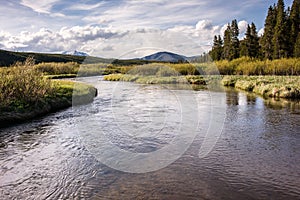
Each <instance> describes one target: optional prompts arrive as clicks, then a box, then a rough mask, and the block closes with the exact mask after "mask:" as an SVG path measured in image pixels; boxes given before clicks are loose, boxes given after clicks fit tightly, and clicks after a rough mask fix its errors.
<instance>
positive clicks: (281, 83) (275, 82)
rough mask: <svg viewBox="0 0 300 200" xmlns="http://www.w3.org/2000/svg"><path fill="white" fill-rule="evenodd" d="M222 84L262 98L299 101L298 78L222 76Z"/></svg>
mask: <svg viewBox="0 0 300 200" xmlns="http://www.w3.org/2000/svg"><path fill="white" fill-rule="evenodd" d="M222 84H223V85H224V86H232V87H235V88H237V89H241V90H245V91H249V92H254V93H256V94H259V95H261V96H264V97H273V98H286V99H300V77H299V76H224V78H223V80H222Z"/></svg>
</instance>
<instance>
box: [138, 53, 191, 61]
mask: <svg viewBox="0 0 300 200" xmlns="http://www.w3.org/2000/svg"><path fill="white" fill-rule="evenodd" d="M141 59H142V60H148V61H159V62H187V61H188V58H187V57H186V56H183V55H178V54H175V53H171V52H157V53H155V54H151V55H149V56H145V57H143V58H141Z"/></svg>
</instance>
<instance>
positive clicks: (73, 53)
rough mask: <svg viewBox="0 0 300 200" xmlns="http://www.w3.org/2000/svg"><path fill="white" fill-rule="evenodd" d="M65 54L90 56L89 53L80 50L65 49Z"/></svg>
mask: <svg viewBox="0 0 300 200" xmlns="http://www.w3.org/2000/svg"><path fill="white" fill-rule="evenodd" d="M62 54H63V55H72V56H89V54H87V53H84V52H80V51H77V50H75V51H64V52H62Z"/></svg>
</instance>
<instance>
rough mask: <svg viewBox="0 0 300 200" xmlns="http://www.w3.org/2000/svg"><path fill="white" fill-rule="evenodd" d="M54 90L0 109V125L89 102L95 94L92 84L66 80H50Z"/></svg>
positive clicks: (4, 125)
mask: <svg viewBox="0 0 300 200" xmlns="http://www.w3.org/2000/svg"><path fill="white" fill-rule="evenodd" d="M51 82H52V85H53V87H54V91H53V92H52V93H51V95H45V96H44V97H43V98H41V99H39V100H38V101H37V102H35V103H34V104H30V105H21V104H20V105H19V106H16V105H13V106H11V107H6V108H5V110H4V109H2V110H1V112H0V127H7V126H10V125H13V124H16V123H21V122H24V121H27V120H30V119H34V118H37V117H41V116H44V115H47V114H49V113H52V112H56V111H59V110H61V109H65V108H68V107H70V106H72V105H81V104H87V103H91V102H92V101H93V99H94V97H95V96H96V95H97V89H96V88H94V87H93V86H90V85H87V84H84V83H79V82H73V81H67V80H52V81H51Z"/></svg>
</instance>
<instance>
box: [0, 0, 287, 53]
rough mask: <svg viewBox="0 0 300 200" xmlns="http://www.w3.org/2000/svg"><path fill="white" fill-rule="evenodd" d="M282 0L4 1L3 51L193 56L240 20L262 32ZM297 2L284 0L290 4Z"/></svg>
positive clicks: (0, 44)
mask: <svg viewBox="0 0 300 200" xmlns="http://www.w3.org/2000/svg"><path fill="white" fill-rule="evenodd" d="M276 2H277V0H243V1H241V0H226V1H224V0H184V1H182V0H172V1H170V0H5V1H2V2H1V7H0V21H1V26H0V49H5V50H12V51H31V52H46V53H61V52H64V51H74V50H78V51H82V52H86V53H88V54H89V55H91V56H99V57H104V58H135V57H142V56H145V55H149V54H151V53H154V52H158V51H172V52H174V53H178V54H182V55H186V56H193V55H200V54H202V53H203V52H207V51H208V50H209V49H210V48H211V45H212V40H213V36H214V35H219V34H220V35H221V36H222V35H223V33H224V30H225V28H226V25H227V23H228V22H231V21H232V20H233V19H237V21H238V23H239V28H240V37H241V38H242V37H243V36H244V32H245V31H246V27H247V24H248V23H251V22H254V23H255V24H256V26H257V29H258V30H257V31H258V32H259V33H260V34H261V33H262V31H263V29H262V28H263V25H264V20H265V17H266V14H267V10H268V7H269V6H270V5H273V4H274V3H276ZM291 4H292V0H285V5H286V7H287V6H291Z"/></svg>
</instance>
